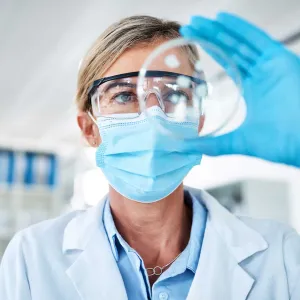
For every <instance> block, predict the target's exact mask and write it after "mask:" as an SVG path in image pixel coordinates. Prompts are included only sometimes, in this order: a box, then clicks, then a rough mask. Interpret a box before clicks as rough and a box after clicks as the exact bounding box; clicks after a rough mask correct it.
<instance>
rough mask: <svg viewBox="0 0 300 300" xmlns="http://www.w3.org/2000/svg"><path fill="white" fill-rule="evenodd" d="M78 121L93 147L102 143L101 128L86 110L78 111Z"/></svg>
mask: <svg viewBox="0 0 300 300" xmlns="http://www.w3.org/2000/svg"><path fill="white" fill-rule="evenodd" d="M77 123H78V126H79V127H80V129H81V132H82V134H83V136H84V137H85V139H86V140H87V142H88V143H89V145H90V146H91V147H98V146H99V145H100V143H101V137H100V133H99V129H98V126H97V124H95V122H94V121H93V120H92V119H91V117H90V116H89V114H88V113H87V112H84V111H80V112H78V114H77Z"/></svg>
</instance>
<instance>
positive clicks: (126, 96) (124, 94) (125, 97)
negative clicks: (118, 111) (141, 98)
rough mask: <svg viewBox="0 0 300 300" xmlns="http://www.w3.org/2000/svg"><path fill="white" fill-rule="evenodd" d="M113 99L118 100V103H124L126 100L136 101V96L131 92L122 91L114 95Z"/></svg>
mask: <svg viewBox="0 0 300 300" xmlns="http://www.w3.org/2000/svg"><path fill="white" fill-rule="evenodd" d="M114 101H116V102H118V103H119V104H126V103H128V102H134V101H137V97H136V95H135V94H133V93H130V92H122V93H119V94H117V95H115V96H114Z"/></svg>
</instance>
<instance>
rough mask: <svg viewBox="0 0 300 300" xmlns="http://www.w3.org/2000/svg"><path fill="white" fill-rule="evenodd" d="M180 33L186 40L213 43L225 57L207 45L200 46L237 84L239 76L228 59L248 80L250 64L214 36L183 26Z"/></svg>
mask: <svg viewBox="0 0 300 300" xmlns="http://www.w3.org/2000/svg"><path fill="white" fill-rule="evenodd" d="M180 33H181V35H182V36H184V37H186V38H191V39H197V38H198V39H202V40H204V41H208V42H210V43H212V44H213V45H216V47H217V49H216V50H218V49H221V50H222V51H223V52H224V54H225V55H220V54H219V53H218V52H219V51H213V49H212V48H209V47H206V46H205V45H203V44H202V45H201V41H200V45H201V46H202V48H203V49H204V51H205V52H207V53H208V54H209V55H210V56H211V57H212V58H213V59H214V60H215V61H216V62H217V63H218V64H219V65H221V66H222V67H223V68H224V70H225V71H226V73H227V74H228V75H229V76H230V77H231V78H232V79H233V80H234V81H235V82H236V81H237V78H236V77H237V76H236V72H235V70H233V67H232V65H231V64H229V63H228V59H231V60H232V61H233V63H234V64H235V66H236V67H237V68H238V70H239V72H240V75H241V77H242V80H243V79H246V78H247V77H248V76H249V74H248V70H250V69H251V67H252V65H250V64H249V62H247V61H244V60H243V58H241V57H239V56H238V55H236V54H235V53H232V52H231V50H230V49H228V47H227V46H225V45H223V44H222V43H221V42H220V41H219V40H217V39H216V38H215V37H214V36H213V35H212V36H211V37H208V36H207V35H206V36H203V35H200V34H199V32H198V31H196V30H195V29H194V28H192V27H190V26H183V27H181V29H180Z"/></svg>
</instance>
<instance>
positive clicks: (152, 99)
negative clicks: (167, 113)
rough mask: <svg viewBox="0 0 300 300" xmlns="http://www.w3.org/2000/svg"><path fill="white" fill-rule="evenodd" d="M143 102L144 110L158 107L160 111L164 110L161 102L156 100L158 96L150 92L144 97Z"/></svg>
mask: <svg viewBox="0 0 300 300" xmlns="http://www.w3.org/2000/svg"><path fill="white" fill-rule="evenodd" d="M145 102H146V108H150V107H153V106H159V107H160V108H161V109H162V110H164V107H163V103H162V101H161V100H160V99H159V98H158V96H157V95H156V93H154V92H151V93H149V94H147V95H146V98H145Z"/></svg>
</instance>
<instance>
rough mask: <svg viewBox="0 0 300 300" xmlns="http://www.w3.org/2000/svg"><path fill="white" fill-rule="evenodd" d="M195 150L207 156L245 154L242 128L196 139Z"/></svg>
mask: <svg viewBox="0 0 300 300" xmlns="http://www.w3.org/2000/svg"><path fill="white" fill-rule="evenodd" d="M196 143H197V145H195V147H197V148H196V149H197V151H200V152H201V153H202V154H205V155H209V156H219V155H226V154H227V155H228V154H247V153H246V152H247V151H246V148H247V147H246V140H245V138H244V134H243V132H242V130H240V129H237V130H235V131H233V132H230V133H227V134H224V135H220V136H216V137H203V138H199V139H197V142H196Z"/></svg>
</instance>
